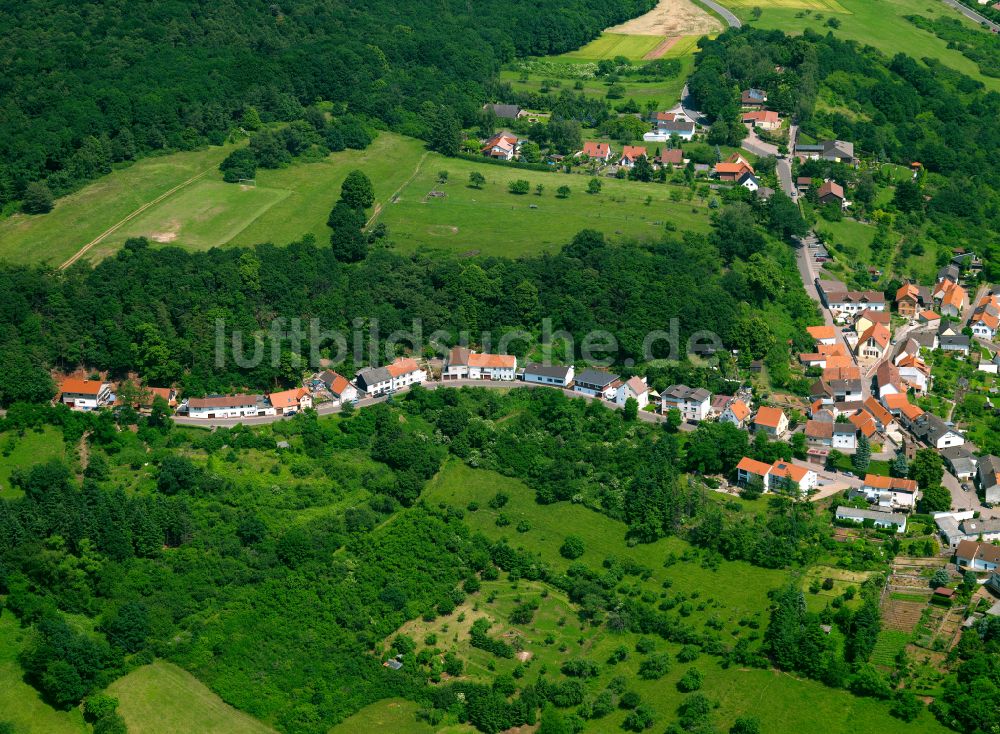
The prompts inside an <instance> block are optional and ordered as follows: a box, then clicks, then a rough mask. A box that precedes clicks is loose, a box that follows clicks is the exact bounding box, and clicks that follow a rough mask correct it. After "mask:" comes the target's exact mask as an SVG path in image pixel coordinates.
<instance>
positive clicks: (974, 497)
mask: <svg viewBox="0 0 1000 734" xmlns="http://www.w3.org/2000/svg"><path fill="white" fill-rule="evenodd" d="M941 485H942V486H943V487H944V488H945V489H947V490H948V491H949V492H950V493H951V509H953V510H973V511H975V512H978V513H979V517H981V518H983V519H986V520H989V519H994V520H1000V507H994V508H993V509H992V510H991V509H989V508H988V507H985V506H984V505H983V503H982V501H981V500H980V499H979V495H978V494H977V493H976V490H975V487H973V488H972V489H971V490H969V491H968V492H966V491H965V490H964V489H962V484H961V482H959V481H958V479H957V478H956V477H955V475H954V474H952V473H951V472H950V471H948V470H947V469H945V471H944V476H943V477H942V478H941ZM969 486H972V484H971V482H970V483H969Z"/></svg>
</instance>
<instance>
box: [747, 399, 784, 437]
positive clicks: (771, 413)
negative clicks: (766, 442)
mask: <svg viewBox="0 0 1000 734" xmlns="http://www.w3.org/2000/svg"><path fill="white" fill-rule="evenodd" d="M753 424H754V430H755V431H763V432H764V433H766V434H767V435H769V436H774V437H775V438H781V437H782V436H783V435H785V432H786V431H787V430H788V418H787V416H785V414H784V412H783V411H782V410H781V409H780V408H771V407H767V406H763V407H760V408H758V409H757V415H755V416H754V419H753Z"/></svg>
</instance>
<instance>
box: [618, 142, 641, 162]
mask: <svg viewBox="0 0 1000 734" xmlns="http://www.w3.org/2000/svg"><path fill="white" fill-rule="evenodd" d="M645 155H646V148H645V146H643V145H626V146H623V147H622V158H628V159H629V160H630V161H634V160H635V159H637V158H643V157H645Z"/></svg>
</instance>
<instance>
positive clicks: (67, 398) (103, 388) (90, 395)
mask: <svg viewBox="0 0 1000 734" xmlns="http://www.w3.org/2000/svg"><path fill="white" fill-rule="evenodd" d="M58 399H59V402H60V403H62V404H63V405H68V406H69V407H70V408H72V409H73V410H96V409H97V408H101V407H103V406H105V405H108V404H110V403H111V402H112V400H113V396H112V394H111V384H110V383H107V382H102V381H101V380H86V379H81V378H78V377H67V378H65V379H64V380H63V381H62V382H60V383H59V398H58Z"/></svg>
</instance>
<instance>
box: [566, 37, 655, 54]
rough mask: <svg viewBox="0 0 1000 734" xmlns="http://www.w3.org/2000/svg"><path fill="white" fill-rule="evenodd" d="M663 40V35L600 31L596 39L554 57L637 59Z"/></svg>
mask: <svg viewBox="0 0 1000 734" xmlns="http://www.w3.org/2000/svg"><path fill="white" fill-rule="evenodd" d="M662 42H663V36H633V35H626V34H624V33H602V34H601V35H600V36H598V37H597V38H596V39H594V40H593V41H591V42H590V43H588V44H587V45H586V46H583V47H582V48H578V49H576V51H570V52H569V53H565V54H562V55H561V56H557V57H556V58H562V59H575V60H578V61H598V60H600V59H613V58H614V57H615V56H624V57H625V58H627V59H631V60H639V59H642V58H643V57H644V56H645V55H646V54H648V53H649V52H650V51H652V50H653V49H654V48H656V47H657V46H659V45H660V44H661V43H662Z"/></svg>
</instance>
